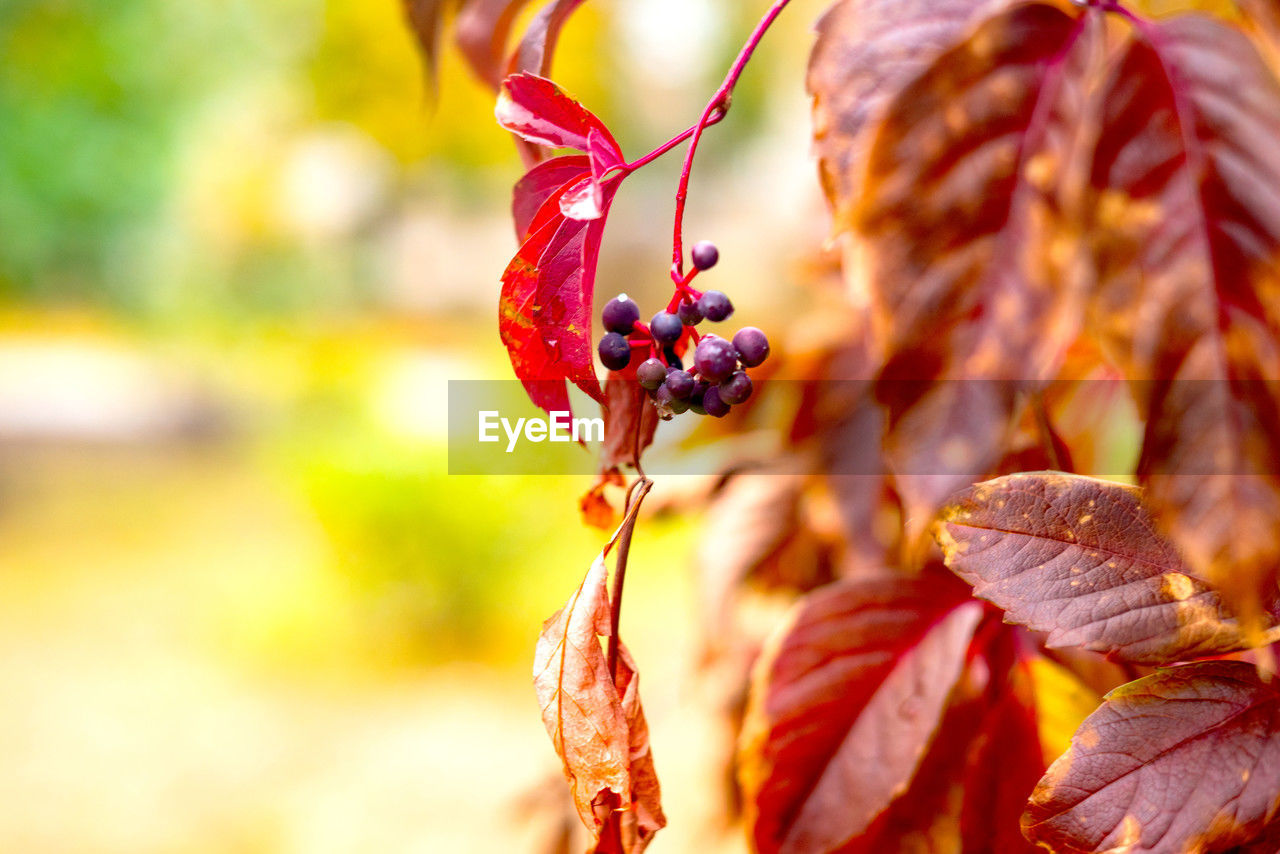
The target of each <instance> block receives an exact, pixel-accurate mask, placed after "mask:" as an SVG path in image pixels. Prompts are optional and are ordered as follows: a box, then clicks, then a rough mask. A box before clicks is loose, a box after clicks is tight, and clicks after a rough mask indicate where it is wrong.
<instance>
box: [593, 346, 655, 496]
mask: <svg viewBox="0 0 1280 854" xmlns="http://www.w3.org/2000/svg"><path fill="white" fill-rule="evenodd" d="M635 373H636V372H635V367H634V365H633V366H631V367H629V368H628V369H627V370H626V371H623V372H617V371H610V372H609V378H608V379H606V380H605V381H604V397H605V408H604V446H603V447H602V448H601V449H600V469H601V470H602V471H610V470H612V469H618V468H624V467H631V468H634V467H635V466H636V464H637V463H638V462H639V460H640V455H641V454H642V453H643V452H644V449H645V448H647V447H649V446H650V445H651V444H653V436H654V433H655V432H656V431H657V429H658V410H657V409H656V408H655V407H654V405H653V403H652V402H651V401H650V400H649V395H648V393H647V392H646V391H645V390H644V389H643V388H642V387H641V386H640V383H639V382H637V381H636V378H635Z"/></svg>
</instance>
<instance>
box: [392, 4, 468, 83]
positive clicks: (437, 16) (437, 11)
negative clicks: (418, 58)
mask: <svg viewBox="0 0 1280 854" xmlns="http://www.w3.org/2000/svg"><path fill="white" fill-rule="evenodd" d="M401 2H402V3H403V5H404V13H405V17H406V18H408V20H409V29H411V30H413V34H414V35H415V36H417V39H418V50H419V51H421V52H422V59H423V64H424V66H425V67H426V71H427V74H428V75H431V76H434V75H435V73H436V67H437V65H438V64H439V61H440V30H441V27H443V26H444V18H445V14H446V13H447V12H448V11H450V10H451V9H456V8H457V7H458V4H459V3H460V2H461V0H401Z"/></svg>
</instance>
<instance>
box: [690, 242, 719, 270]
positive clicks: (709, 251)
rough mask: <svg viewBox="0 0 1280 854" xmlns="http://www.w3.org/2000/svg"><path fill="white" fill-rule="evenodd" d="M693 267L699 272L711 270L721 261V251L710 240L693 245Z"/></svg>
mask: <svg viewBox="0 0 1280 854" xmlns="http://www.w3.org/2000/svg"><path fill="white" fill-rule="evenodd" d="M689 254H690V255H691V256H692V257H693V266H695V267H697V268H698V269H699V270H710V269H711V268H712V267H714V266H715V265H716V262H717V261H719V260H720V250H719V249H717V248H716V245H715V244H714V243H712V242H711V241H710V240H699V241H698V242H697V243H695V244H693V251H692V252H691V253H689Z"/></svg>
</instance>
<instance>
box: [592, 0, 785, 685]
mask: <svg viewBox="0 0 1280 854" xmlns="http://www.w3.org/2000/svg"><path fill="white" fill-rule="evenodd" d="M790 2H791V0H774V3H773V5H772V6H770V7H769V11H767V12H766V13H765V14H764V17H762V18H761V19H760V21H759V22H758V23H757V24H756V26H755V29H753V30H752V31H751V35H750V36H748V37H747V41H746V43H745V44H744V45H743V46H742V50H740V51H739V52H738V56H737V58H736V59H734V61H733V65H731V66H730V67H729V72H728V73H727V74H726V75H725V77H724V81H723V82H721V84H720V87H719V88H718V89H716V91H715V94H714V95H712V96H711V100H710V101H708V102H707V106H706V109H704V110H703V111H702V115H701V117H699V119H698V122H697V124H695V125H694V126H693V127H691V128H689V129H688V130H686V131H684V132H683V133H681V134H679V135H678V136H676V137H674V138H672V139H671V140H670V141H668V142H666V143H665V144H663V145H661V146H659V147H658V148H656V149H654V150H653V151H651V152H649V153H648V154H646V155H645V156H644V157H641V158H640V159H638V160H636V161H634V162H632V163H628V164H626V165H625V166H624V167H623V173H624V174H629V173H631V172H633V171H635V170H636V169H639V168H640V167H641V166H644V165H646V164H648V163H649V162H651V161H653V160H656V159H657V158H658V157H661V156H662V155H663V154H666V153H667V152H668V151H670V150H671V149H673V148H675V147H676V146H677V145H679V144H680V143H681V142H683V141H685V140H686V139H687V140H689V148H688V150H687V151H686V152H685V156H684V166H683V168H682V169H681V170H680V183H679V184H678V185H677V187H676V204H675V224H674V227H673V235H672V241H671V259H672V260H671V279H672V281H673V282H675V285H676V292H675V294H674V295H673V296H672V298H671V303H670V305H669V307H668V310H673V309H674V308H675V306H676V305H678V304H679V302H680V301H681V300H682V299H687V298H689V297H696V296H697V293H696V292H695V291H692V289H691V288H690V287H689V283H690V282H691V281H692V280H693V277H694V276H695V275H697V273H698V269H697V267H694V268H692V269H690V270H689V271H688V273H687V274H686V273H685V270H684V208H685V201H686V199H687V198H688V196H689V174H690V173H691V172H692V171H693V158H694V155H695V154H696V153H697V151H698V143H699V142H700V141H701V139H702V132H703V131H704V130H706V129H707V128H708V127H710V126H711V125H713V124H716V123H717V122H719V121H720V120H721V119H723V118H724V117H725V115H727V114H728V112H729V106H730V104H731V102H732V100H733V90H734V87H735V86H737V84H738V79H739V78H740V77H741V76H742V72H743V71H744V70H745V69H746V67H747V63H748V62H750V61H751V56H752V54H754V53H755V50H756V47H758V46H759V44H760V40H761V39H763V38H764V34H765V33H766V32H768V31H769V28H770V27H771V26H773V22H774V21H775V20H777V17H778V15H779V14H780V13H781V12H782V10H783V9H785V8H786V7H787V4H788V3H790ZM695 337H696V334H695ZM636 427H637V436H636V455H635V464H636V469H637V471H638V477H637V478H636V480H635V481H634V482H633V483H632V484H631V487H630V489H628V490H627V502H626V510H625V515H624V518H623V521H622V525H621V526H620V527H619V528H618V533H617V537H616V540H615V542H616V543H617V546H618V556H617V560H616V562H615V564H614V572H613V589H612V591H611V593H612V595H611V596H610V597H609V618H610V619H609V624H610V625H609V627H610V632H609V647H608V662H609V678H610V680H612V681H613V682H614V684H617V674H618V630H619V623H620V622H621V618H622V589H623V585H624V583H625V581H626V575H627V558H628V556H629V554H630V551H631V537H632V534H633V533H634V532H635V526H636V518H637V516H638V515H639V512H640V505H641V503H643V501H644V497H645V496H646V495H648V493H649V490H650V489H652V488H653V481H651V480H650V479H649V478H648V477H646V476H645V474H644V470H643V469H642V468H640V448H639V423H637V425H636ZM610 545H612V543H611V544H610Z"/></svg>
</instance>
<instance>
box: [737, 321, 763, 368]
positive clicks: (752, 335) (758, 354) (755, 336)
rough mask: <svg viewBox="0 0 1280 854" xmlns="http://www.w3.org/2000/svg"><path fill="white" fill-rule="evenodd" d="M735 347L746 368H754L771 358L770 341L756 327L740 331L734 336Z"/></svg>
mask: <svg viewBox="0 0 1280 854" xmlns="http://www.w3.org/2000/svg"><path fill="white" fill-rule="evenodd" d="M733 346H734V349H736V350H737V351H738V358H739V359H741V360H742V364H743V365H744V366H745V367H748V368H754V367H755V366H756V365H758V364H760V363H761V362H763V361H764V360H765V359H767V358H769V339H768V338H766V337H764V333H763V332H761V331H760V330H759V329H756V328H755V327H754V326H744V327H742V328H741V329H739V330H738V334H737V335H734V336H733Z"/></svg>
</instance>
